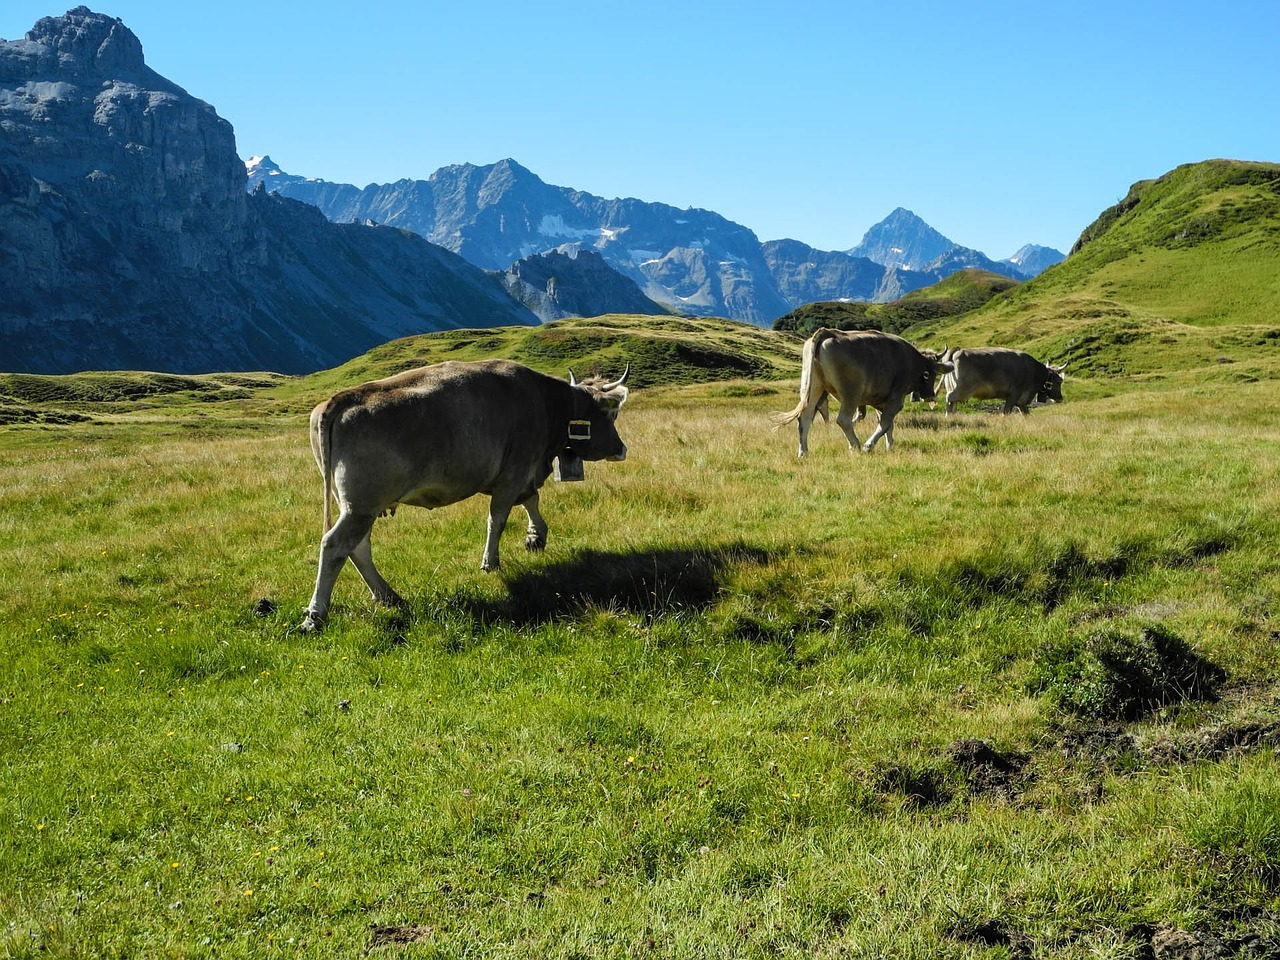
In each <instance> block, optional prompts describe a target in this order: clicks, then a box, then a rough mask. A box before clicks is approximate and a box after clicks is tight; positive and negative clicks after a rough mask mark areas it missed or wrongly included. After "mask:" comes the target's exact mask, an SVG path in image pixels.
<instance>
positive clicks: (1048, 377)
mask: <svg viewBox="0 0 1280 960" xmlns="http://www.w3.org/2000/svg"><path fill="white" fill-rule="evenodd" d="M1044 369H1045V379H1044V383H1042V384H1041V385H1040V389H1039V390H1037V391H1036V400H1037V401H1038V402H1039V403H1049V402H1053V403H1062V371H1063V370H1065V369H1067V365H1066V364H1065V363H1063V364H1060V365H1059V366H1056V367H1050V366H1047V365H1046V366H1045V368H1044Z"/></svg>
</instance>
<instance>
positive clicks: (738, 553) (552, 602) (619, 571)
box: [448, 543, 773, 626]
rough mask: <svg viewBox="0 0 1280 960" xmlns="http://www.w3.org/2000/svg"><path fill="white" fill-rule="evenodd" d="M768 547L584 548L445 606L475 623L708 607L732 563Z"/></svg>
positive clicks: (766, 558)
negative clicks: (498, 589)
mask: <svg viewBox="0 0 1280 960" xmlns="http://www.w3.org/2000/svg"><path fill="white" fill-rule="evenodd" d="M772 559H773V554H772V552H771V551H769V550H765V549H763V548H761V547H754V546H750V545H748V544H742V543H737V544H729V545H726V546H721V547H673V548H665V549H660V550H640V551H630V552H625V553H620V552H613V551H606V550H583V551H582V552H580V553H578V554H576V555H575V556H574V557H573V558H572V559H569V560H566V561H563V562H560V563H554V564H549V565H548V566H546V567H543V568H541V569H536V570H525V571H521V572H520V573H516V574H513V575H510V576H505V577H504V581H505V584H506V587H507V592H506V595H505V596H503V597H500V598H481V597H468V596H454V597H452V598H450V599H449V601H448V603H449V606H450V607H451V608H452V609H454V610H461V611H463V612H465V613H467V614H469V615H470V616H471V617H472V618H474V619H475V620H476V621H478V622H480V623H492V622H495V621H505V622H508V623H512V624H515V625H517V626H531V625H535V624H540V623H546V622H548V621H551V620H555V619H557V618H560V617H573V616H577V615H579V614H581V613H582V612H583V611H585V610H589V609H592V608H601V609H607V610H625V611H628V612H630V613H633V614H638V615H640V616H646V617H650V616H658V615H660V614H669V613H673V612H676V611H680V610H691V609H702V608H705V607H707V606H709V605H711V604H712V603H714V602H715V600H716V599H717V598H718V597H719V595H720V591H721V583H722V576H723V574H724V572H725V570H726V569H728V568H729V567H731V566H740V565H743V564H748V565H753V566H763V565H766V564H768V563H770V562H771V560H772Z"/></svg>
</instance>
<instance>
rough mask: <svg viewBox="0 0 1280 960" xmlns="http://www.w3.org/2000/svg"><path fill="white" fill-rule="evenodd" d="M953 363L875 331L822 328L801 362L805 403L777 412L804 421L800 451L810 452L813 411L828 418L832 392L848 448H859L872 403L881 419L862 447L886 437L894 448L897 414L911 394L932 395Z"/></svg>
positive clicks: (781, 419) (779, 417)
mask: <svg viewBox="0 0 1280 960" xmlns="http://www.w3.org/2000/svg"><path fill="white" fill-rule="evenodd" d="M950 369H951V364H950V363H947V362H944V361H942V360H940V359H939V358H938V356H937V355H936V354H934V353H933V352H932V351H923V352H922V351H920V350H917V349H916V348H915V347H913V346H912V345H911V344H909V343H907V341H906V340H903V339H902V338H901V337H896V336H894V335H893V334H891V333H878V332H876V331H872V330H856V331H845V330H830V329H826V328H823V329H821V330H818V331H817V332H815V333H814V335H813V336H811V337H810V338H809V339H808V340H806V341H805V344H804V353H803V357H802V359H801V361H800V402H799V403H798V404H796V407H795V409H794V410H791V411H790V412H788V413H778V414H774V416H773V417H772V419H773V422H774V423H776V424H778V425H782V424H784V423H791V422H792V421H793V420H798V421H799V430H800V456H802V457H804V456H808V454H809V427H810V425H811V424H812V423H813V415H814V414H815V413H821V414H822V418H823V419H824V420H825V419H827V394H831V395H832V396H834V397H835V398H836V399H837V400H839V401H840V414H839V416H837V417H836V423H838V424H840V427H841V429H842V430H844V433H845V436H846V437H848V439H849V449H850V450H854V449H857V447H858V436H857V434H856V433H854V430H853V425H854V423H855V422H857V421H858V420H860V419H861V418H862V415H863V412H864V411H865V408H866V407H867V406H872V407H875V408H876V409H877V410H878V411H880V423H879V425H878V426H877V427H876V430H875V432H874V433H872V434H871V436H870V438H868V440H867V442H866V443H865V444H863V445H862V449H863V450H866V451H868V452H870V451H871V450H872V448H874V447H875V445H876V441H877V440H879V439H880V438H881V437H884V445H885V449H886V450H887V449H892V447H893V418H894V417H896V416H897V415H898V411H899V410H901V409H902V403H903V400H904V398H905V397H906V396H907V394H911V395H912V397H913V398H916V399H922V400H932V399H933V398H934V397H935V396H936V395H937V394H936V392H935V391H934V381H935V380H936V379H937V376H938V374H940V373H945V372H947V371H948V370H950Z"/></svg>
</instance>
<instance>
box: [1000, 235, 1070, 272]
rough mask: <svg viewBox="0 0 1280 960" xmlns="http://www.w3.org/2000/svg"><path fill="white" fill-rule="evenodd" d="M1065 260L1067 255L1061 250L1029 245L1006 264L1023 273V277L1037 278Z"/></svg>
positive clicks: (1020, 249) (1008, 259)
mask: <svg viewBox="0 0 1280 960" xmlns="http://www.w3.org/2000/svg"><path fill="white" fill-rule="evenodd" d="M1065 259H1067V258H1066V255H1065V254H1063V253H1062V251H1060V250H1055V249H1053V247H1041V246H1037V245H1036V244H1034V243H1029V244H1027V245H1026V246H1024V247H1021V248H1019V250H1018V252H1017V253H1015V254H1014V255H1013V256H1011V257H1009V258H1007V261H1006V262H1008V263H1011V264H1013V265H1014V266H1015V267H1017V268H1018V269H1019V270H1020V271H1022V274H1023V276H1025V277H1035V276H1039V275H1040V274H1042V273H1044V272H1045V271H1046V270H1048V269H1049V268H1050V267H1052V266H1053V265H1054V264H1056V263H1061V262H1062V261H1063V260H1065Z"/></svg>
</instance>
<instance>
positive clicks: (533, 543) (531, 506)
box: [520, 490, 547, 550]
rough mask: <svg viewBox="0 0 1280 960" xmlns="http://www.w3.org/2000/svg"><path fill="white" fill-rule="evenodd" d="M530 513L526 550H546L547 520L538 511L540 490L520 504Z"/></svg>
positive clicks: (525, 538) (525, 543)
mask: <svg viewBox="0 0 1280 960" xmlns="http://www.w3.org/2000/svg"><path fill="white" fill-rule="evenodd" d="M520 506H522V507H524V512H525V513H527V514H528V515H529V526H528V527H527V528H526V529H525V536H524V548H525V549H526V550H545V549H546V548H547V521H545V520H543V519H542V514H541V513H540V512H539V511H538V491H536V490H535V491H534V492H533V496H532V497H530V498H529V499H528V500H526V501H525V502H524V503H522V504H520Z"/></svg>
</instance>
